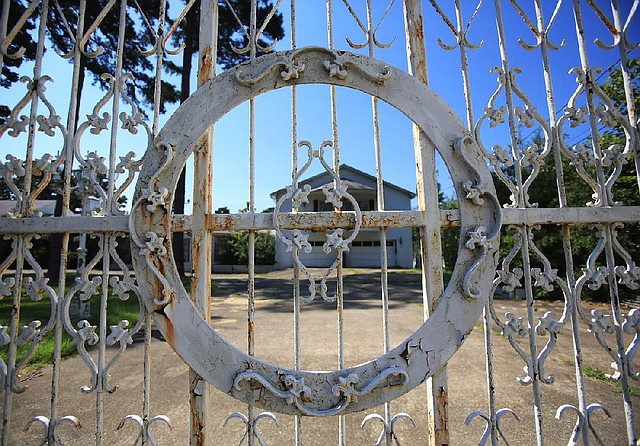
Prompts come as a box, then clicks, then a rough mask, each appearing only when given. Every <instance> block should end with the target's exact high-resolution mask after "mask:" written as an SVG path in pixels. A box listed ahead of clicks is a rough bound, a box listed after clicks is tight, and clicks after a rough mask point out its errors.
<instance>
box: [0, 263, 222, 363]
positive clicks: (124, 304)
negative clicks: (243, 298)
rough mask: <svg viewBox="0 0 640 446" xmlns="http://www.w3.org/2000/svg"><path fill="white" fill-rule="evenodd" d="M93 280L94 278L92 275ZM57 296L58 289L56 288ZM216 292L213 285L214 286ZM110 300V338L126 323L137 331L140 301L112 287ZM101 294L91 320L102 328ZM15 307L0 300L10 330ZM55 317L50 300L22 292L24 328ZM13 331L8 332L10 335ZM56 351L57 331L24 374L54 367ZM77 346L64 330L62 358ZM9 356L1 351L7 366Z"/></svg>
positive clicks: (0, 319)
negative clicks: (123, 297)
mask: <svg viewBox="0 0 640 446" xmlns="http://www.w3.org/2000/svg"><path fill="white" fill-rule="evenodd" d="M91 277H93V275H91ZM75 278H76V276H75V275H73V274H70V275H68V276H67V282H66V287H65V288H66V292H67V293H68V292H69V291H70V290H71V288H72V287H73V286H74V285H75ZM182 282H183V285H184V286H185V289H186V290H187V293H188V292H189V290H190V286H191V285H190V278H189V277H183V279H182ZM53 288H54V290H55V291H56V292H57V287H53ZM212 289H213V284H212ZM107 292H108V297H107V335H109V333H110V332H111V330H110V329H109V328H108V327H110V326H111V325H117V324H118V323H119V322H120V321H122V320H127V321H129V328H130V329H131V328H133V327H134V326H135V324H136V323H137V322H138V317H139V314H140V304H139V302H138V298H137V297H136V295H135V293H134V292H132V291H131V292H129V299H127V300H121V299H120V297H119V296H117V295H113V294H112V289H111V286H109V287H108V289H107ZM100 293H101V291H100V288H99V294H97V295H94V296H91V298H90V299H89V303H90V306H91V318H90V319H89V322H90V323H91V324H92V325H96V326H97V325H99V319H100V301H101V294H100ZM77 296H78V293H76V295H75V297H74V298H75V299H76V300H77ZM12 307H13V297H12V296H7V297H4V298H2V299H0V325H5V326H7V327H8V326H9V324H10V320H11V312H12ZM50 317H51V302H50V301H49V299H48V298H47V297H45V298H43V299H42V300H40V301H32V300H31V298H30V297H29V296H27V294H26V293H25V292H24V290H23V292H22V297H21V302H20V326H21V327H22V326H24V325H29V323H30V322H31V321H34V320H39V321H40V322H41V324H42V325H41V326H40V327H41V328H43V327H44V326H45V325H46V324H47V322H48V320H49V318H50ZM78 320H79V318H77V317H75V318H72V319H71V322H72V323H73V326H74V328H77V323H78ZM8 331H9V328H7V334H8ZM29 347H30V343H27V344H24V345H19V346H18V351H17V360H16V363H18V362H19V361H21V360H22V358H24V356H25V355H26V354H27V352H28V351H29ZM89 348H90V347H89ZM53 351H54V342H53V331H51V332H50V333H49V334H47V336H45V338H44V339H43V341H42V343H41V344H40V345H39V346H38V348H37V350H36V351H35V353H34V355H33V356H32V357H31V359H30V360H29V362H28V364H27V366H26V368H25V369H23V371H28V370H33V369H37V368H41V367H44V366H45V365H47V364H50V363H51V362H52V361H53ZM76 351H77V350H76V345H75V344H74V343H73V341H72V338H71V336H70V335H69V334H67V332H66V331H65V330H63V335H62V348H61V355H62V357H63V358H64V357H67V356H71V355H73V354H75V353H76ZM7 355H8V346H5V347H2V348H0V359H2V360H3V361H4V362H5V363H6V362H7Z"/></svg>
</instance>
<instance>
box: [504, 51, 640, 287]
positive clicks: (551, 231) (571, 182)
mask: <svg viewBox="0 0 640 446" xmlns="http://www.w3.org/2000/svg"><path fill="white" fill-rule="evenodd" d="M639 61H640V59H634V60H632V61H630V63H629V66H630V68H631V74H632V76H631V77H632V84H633V89H634V96H635V101H636V104H635V107H636V109H637V108H638V107H639V106H640V81H639V78H638V74H640V73H639V70H640V63H639ZM601 88H602V90H603V91H604V92H605V93H606V94H607V95H608V96H609V98H610V99H611V100H612V102H613V105H614V106H615V107H616V108H617V109H618V110H619V111H620V112H621V113H622V114H623V115H625V116H627V103H626V97H625V92H624V84H623V80H622V70H621V69H616V70H614V71H613V72H612V73H611V75H610V77H609V78H608V79H607V80H606V82H605V83H604V84H603V85H601ZM525 144H526V145H532V144H535V145H537V146H538V147H542V145H543V144H544V135H543V134H542V132H541V131H539V132H537V133H535V134H534V135H533V137H532V138H531V139H530V140H529V141H527V142H525ZM599 144H600V147H601V148H602V149H607V148H609V147H611V146H613V145H614V144H619V145H621V146H624V145H625V134H624V131H623V129H622V127H621V126H616V127H614V128H612V129H609V130H607V131H605V132H603V133H602V135H601V136H600V139H599ZM591 145H592V142H591V140H587V141H586V142H585V146H591ZM604 168H605V175H606V176H607V177H608V175H609V174H610V173H611V171H612V169H613V166H611V167H607V166H605V167H604ZM588 169H589V170H590V174H591V175H592V176H593V177H594V178H595V170H594V169H593V167H589V168H588ZM523 172H524V173H525V175H528V174H529V172H530V171H529V170H526V169H525V170H523ZM505 173H507V175H508V176H510V177H513V170H512V168H511V169H506V170H505ZM563 173H564V186H565V191H566V196H567V203H568V205H569V206H584V205H585V204H586V203H587V202H589V201H591V200H592V196H591V194H592V190H591V188H590V187H588V186H587V184H586V183H585V182H584V180H583V179H582V178H581V177H580V176H579V175H578V173H577V171H576V169H575V167H573V166H572V165H570V164H569V163H568V162H565V163H564V166H563ZM525 178H526V177H525ZM637 181H638V180H637V177H636V169H635V163H634V154H631V156H630V157H629V158H628V159H627V160H626V163H625V164H624V167H623V171H622V173H621V175H620V176H619V177H618V179H617V180H616V182H615V185H614V188H613V193H614V199H615V200H616V201H617V202H619V203H621V204H624V205H626V206H638V205H640V195H639V194H638V183H637ZM494 183H495V185H496V191H497V193H498V199H499V200H500V202H501V203H508V202H509V201H510V200H509V195H510V191H509V190H508V188H507V187H506V186H505V185H504V184H503V183H502V181H500V180H499V179H498V178H497V176H495V174H494ZM555 185H556V170H555V166H554V164H553V159H552V158H551V157H547V159H546V160H545V163H544V164H543V165H541V166H540V172H539V174H538V176H537V178H536V179H535V181H534V182H533V183H532V185H531V187H530V189H529V195H530V201H531V202H532V203H538V206H539V207H544V208H556V207H558V205H559V201H558V194H557V188H556V187H555ZM533 234H534V240H533V241H534V243H535V245H536V246H537V247H538V248H540V250H541V251H542V253H543V254H544V255H545V256H546V257H547V258H548V260H549V261H550V262H551V265H552V266H553V268H557V269H558V271H559V274H560V275H564V274H565V269H566V264H565V259H564V247H563V240H562V232H561V231H560V229H559V228H558V227H557V226H551V225H542V226H541V227H540V228H539V229H536V230H534V232H533ZM617 234H618V237H617V239H618V241H619V242H620V244H621V245H622V246H623V247H624V249H625V250H627V251H628V253H629V254H630V256H631V258H632V259H635V260H636V261H637V259H640V227H639V226H638V225H627V226H626V227H624V228H619V229H618V230H617ZM513 237H514V234H513V232H510V231H506V232H503V236H502V240H501V243H500V250H501V256H502V257H503V258H504V255H506V254H507V252H508V251H509V250H510V249H511V247H512V246H513ZM596 243H597V239H596V235H595V232H594V230H593V228H592V227H590V226H588V225H573V226H572V227H571V248H572V254H573V262H574V265H575V266H576V268H577V269H579V268H580V267H583V266H584V265H586V261H587V258H588V256H589V255H590V254H591V252H592V250H593V248H594V247H595V246H596ZM534 257H535V256H534ZM537 261H538V260H536V259H535V258H534V262H537ZM519 262H520V259H519V256H517V257H516V258H515V259H514V262H513V264H512V266H519V265H518V263H519ZM586 291H587V292H588V290H586ZM556 292H557V290H556ZM557 296H558V297H559V294H557ZM588 297H590V298H595V299H597V298H598V297H599V296H598V295H595V294H593V295H591V296H588ZM607 298H608V297H607Z"/></svg>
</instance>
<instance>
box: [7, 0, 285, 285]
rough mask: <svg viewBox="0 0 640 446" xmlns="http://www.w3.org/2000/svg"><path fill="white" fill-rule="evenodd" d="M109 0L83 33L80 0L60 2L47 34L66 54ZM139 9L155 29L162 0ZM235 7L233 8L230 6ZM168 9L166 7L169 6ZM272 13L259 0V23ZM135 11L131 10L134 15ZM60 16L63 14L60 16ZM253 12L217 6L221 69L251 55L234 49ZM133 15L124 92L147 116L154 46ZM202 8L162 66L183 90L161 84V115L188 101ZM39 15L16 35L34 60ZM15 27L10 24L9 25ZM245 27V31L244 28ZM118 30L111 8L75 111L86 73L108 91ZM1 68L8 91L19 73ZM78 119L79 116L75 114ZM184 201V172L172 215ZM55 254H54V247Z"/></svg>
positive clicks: (100, 5) (148, 0)
mask: <svg viewBox="0 0 640 446" xmlns="http://www.w3.org/2000/svg"><path fill="white" fill-rule="evenodd" d="M108 2H109V0H92V1H89V2H86V12H85V18H84V26H83V29H82V30H77V29H74V27H75V26H77V21H78V15H79V13H80V11H79V5H78V2H77V0H59V2H58V3H59V6H60V10H58V8H50V14H51V18H50V19H49V20H48V21H47V35H48V37H49V38H50V40H51V41H52V43H53V44H54V46H55V47H56V48H58V49H59V50H61V51H63V52H66V51H70V50H71V49H72V48H73V45H74V44H75V40H76V39H81V38H82V37H81V36H84V35H85V34H86V33H87V32H88V30H89V29H90V27H91V25H92V24H93V23H94V22H95V20H96V19H97V18H98V16H99V15H100V14H101V13H103V12H104V11H105V6H107V5H108ZM136 4H137V5H139V7H140V10H141V11H142V14H144V16H145V17H146V18H147V19H148V20H149V22H150V24H151V25H152V26H155V25H156V23H157V19H156V18H155V16H156V15H157V13H158V9H159V8H158V6H159V1H158V0H138V1H137V2H136ZM229 5H230V6H231V8H233V11H232V9H231V8H230V7H229ZM24 9H25V8H24V5H23V4H22V0H14V1H13V2H12V9H11V11H10V16H9V18H10V24H11V23H14V22H15V21H16V20H17V17H19V16H20V15H21V13H22V11H24ZM167 9H168V5H167ZM271 9H272V1H271V0H259V1H258V8H257V21H258V23H263V22H264V20H266V18H267V16H268V15H269V13H270V11H271ZM131 11H134V10H133V9H130V12H131ZM61 12H62V15H61ZM250 13H251V7H250V2H247V1H242V0H230V1H229V2H227V1H220V2H219V26H218V40H219V42H220V45H219V48H218V56H217V62H218V63H219V64H220V65H222V67H223V68H228V67H230V66H233V65H235V64H237V63H240V62H243V61H244V60H246V59H247V58H248V57H249V55H248V54H247V53H244V54H238V53H236V52H234V51H233V48H232V46H233V47H236V48H242V47H244V46H245V45H246V44H247V43H248V42H247V39H246V34H247V32H246V29H247V26H248V25H249V17H250ZM236 16H237V17H238V19H239V20H240V21H241V22H242V24H243V25H242V26H241V25H240V24H239V23H238V20H237V19H236ZM132 17H133V16H132V15H131V14H127V18H126V26H125V28H126V37H125V40H124V48H123V53H122V69H123V72H125V73H134V74H135V77H134V78H133V80H132V81H130V82H128V83H127V84H126V90H125V91H126V94H127V95H128V96H129V97H130V98H131V99H132V100H133V101H134V102H135V103H136V104H138V105H139V106H142V107H143V108H142V111H143V112H144V106H150V105H152V104H153V102H154V99H155V98H154V96H153V95H154V87H155V73H154V72H153V71H152V70H153V64H152V62H151V60H150V59H149V58H147V57H145V56H144V55H143V54H142V52H141V51H140V48H150V47H152V46H153V44H154V42H153V41H152V35H151V34H150V33H149V32H148V31H147V30H146V29H143V28H142V27H143V26H144V20H134V19H133V18H132ZM199 21H200V18H199V8H198V6H197V5H194V6H193V7H192V8H191V9H190V11H189V12H188V13H187V14H186V16H185V18H184V19H183V23H182V24H181V26H179V27H178V28H177V30H176V32H175V33H174V34H173V43H174V45H176V46H180V45H181V44H182V43H184V51H183V55H182V65H178V64H176V63H174V62H172V61H171V60H166V61H165V63H164V65H163V67H164V70H165V71H166V72H168V73H169V74H173V75H179V76H180V77H181V82H180V88H178V87H177V86H176V85H174V84H171V83H169V82H167V81H165V80H163V81H162V94H161V98H160V105H161V107H160V111H161V112H164V111H165V106H166V105H167V104H170V103H175V102H177V101H178V100H180V102H183V101H185V100H186V99H187V98H188V97H189V95H190V90H191V88H190V87H191V86H190V79H191V71H192V70H191V69H192V65H193V57H194V55H196V53H197V49H198V43H199V42H198V36H199V32H198V31H199ZM34 23H35V14H34V15H32V17H30V18H29V21H28V22H27V23H26V24H25V26H24V27H23V29H22V30H21V32H20V33H19V36H18V37H19V39H18V37H17V38H16V40H15V41H14V43H15V46H18V45H21V46H24V47H25V48H27V50H28V51H27V53H25V56H24V58H25V59H29V58H31V59H33V57H34V56H35V43H34V42H33V39H32V38H31V35H30V33H29V31H30V30H32V29H34V28H35V24H34ZM67 24H69V26H70V27H71V28H72V30H73V32H74V33H75V34H76V36H77V37H75V38H74V37H72V36H70V35H69V33H68V32H67V28H66V27H67ZM282 25H283V18H282V14H281V13H276V14H274V15H273V16H272V17H271V19H270V21H269V23H268V25H267V26H266V28H265V30H264V32H263V33H262V35H261V37H260V39H259V46H260V47H263V48H266V47H269V46H270V45H271V44H272V43H273V42H274V41H275V40H276V39H281V38H282V37H283V36H284V29H283V26H282ZM10 28H11V25H10ZM243 28H244V29H243ZM118 30H119V8H118V7H111V9H109V10H108V11H107V13H106V16H105V17H104V20H102V22H101V23H100V26H99V27H98V29H97V30H95V32H93V33H92V35H91V37H90V39H89V43H88V48H87V49H88V51H95V50H97V49H98V48H99V47H102V48H103V49H104V50H103V51H102V52H100V53H99V54H98V55H97V56H95V57H86V56H85V55H84V54H83V55H81V57H80V77H79V79H78V89H77V98H76V99H77V104H78V106H77V108H78V109H79V106H80V102H81V101H80V99H81V96H82V91H83V86H84V81H85V75H86V74H88V75H89V76H91V78H92V81H93V83H94V84H96V85H98V86H100V87H101V88H102V89H106V88H108V87H109V83H108V81H107V80H105V79H103V78H102V75H103V74H104V73H114V72H115V70H116V54H117V36H118ZM7 60H9V61H13V59H6V58H5V66H7V65H8V66H9V67H11V66H20V64H21V63H22V59H16V60H15V61H13V62H8V63H7ZM9 67H8V68H6V70H5V68H3V74H5V71H6V73H7V74H5V78H4V79H0V86H3V87H6V88H8V87H9V86H10V85H11V83H12V82H15V80H17V74H16V73H15V72H13V71H10V68H9ZM2 113H5V116H6V115H8V114H9V107H6V106H5V107H4V108H3V107H1V106H0V123H1V122H2ZM76 116H78V113H76ZM71 125H72V127H74V128H75V127H77V122H75V123H72V124H71ZM184 202H185V181H184V172H183V173H182V175H181V177H180V180H179V182H178V186H177V188H176V192H175V196H174V209H173V212H174V213H178V214H181V213H184ZM183 246H184V245H183V234H182V233H181V232H176V233H175V234H174V240H173V247H174V258H175V259H176V262H177V265H178V269H179V271H180V272H181V273H184V271H183V268H184V267H183V265H184V262H183V259H184V250H183ZM52 251H56V249H53V250H52Z"/></svg>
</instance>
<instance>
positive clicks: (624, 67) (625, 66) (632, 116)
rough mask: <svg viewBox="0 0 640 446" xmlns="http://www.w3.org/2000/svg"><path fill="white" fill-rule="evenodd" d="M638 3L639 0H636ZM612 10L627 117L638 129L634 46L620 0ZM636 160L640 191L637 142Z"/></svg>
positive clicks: (612, 4)
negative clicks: (630, 43) (632, 65)
mask: <svg viewBox="0 0 640 446" xmlns="http://www.w3.org/2000/svg"><path fill="white" fill-rule="evenodd" d="M636 4H637V0H636ZM611 11H612V12H613V23H614V26H615V28H616V31H617V32H618V35H619V36H621V38H620V41H619V43H618V45H617V46H618V51H619V52H620V69H621V71H622V80H623V84H624V94H625V98H626V100H627V118H628V119H629V124H631V126H632V127H635V129H636V131H638V130H639V128H638V115H637V110H636V101H635V97H634V93H633V83H632V82H631V81H632V79H631V73H630V69H629V55H628V53H627V51H628V50H631V49H633V48H627V47H628V42H627V39H626V38H625V32H626V29H624V27H623V25H622V20H621V18H620V1H619V0H612V1H611ZM634 152H635V153H634V155H635V156H634V157H633V158H634V162H635V167H636V179H637V181H638V190H639V191H640V153H639V152H638V145H637V144H636V145H635V147H634Z"/></svg>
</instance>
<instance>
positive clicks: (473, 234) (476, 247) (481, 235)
mask: <svg viewBox="0 0 640 446" xmlns="http://www.w3.org/2000/svg"><path fill="white" fill-rule="evenodd" d="M486 230H487V228H486V227H485V226H478V227H477V228H475V229H474V230H472V231H469V232H468V233H467V236H468V237H469V238H468V239H467V241H466V243H465V244H464V246H465V248H467V249H469V250H471V251H479V254H477V255H476V259H475V260H474V262H473V263H472V264H471V266H470V267H469V268H468V269H467V271H466V273H465V274H464V278H463V279H462V289H463V290H464V294H465V296H466V297H468V298H470V299H477V298H479V297H480V296H481V294H480V292H479V291H475V290H472V289H471V287H472V285H471V282H472V278H473V275H474V274H475V272H476V270H477V269H478V267H479V266H480V265H481V264H482V262H483V261H484V259H485V257H486V256H487V252H488V251H489V250H490V249H491V243H492V241H493V240H494V239H495V238H496V237H497V236H498V234H495V233H494V234H488V235H487V234H485V232H486Z"/></svg>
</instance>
